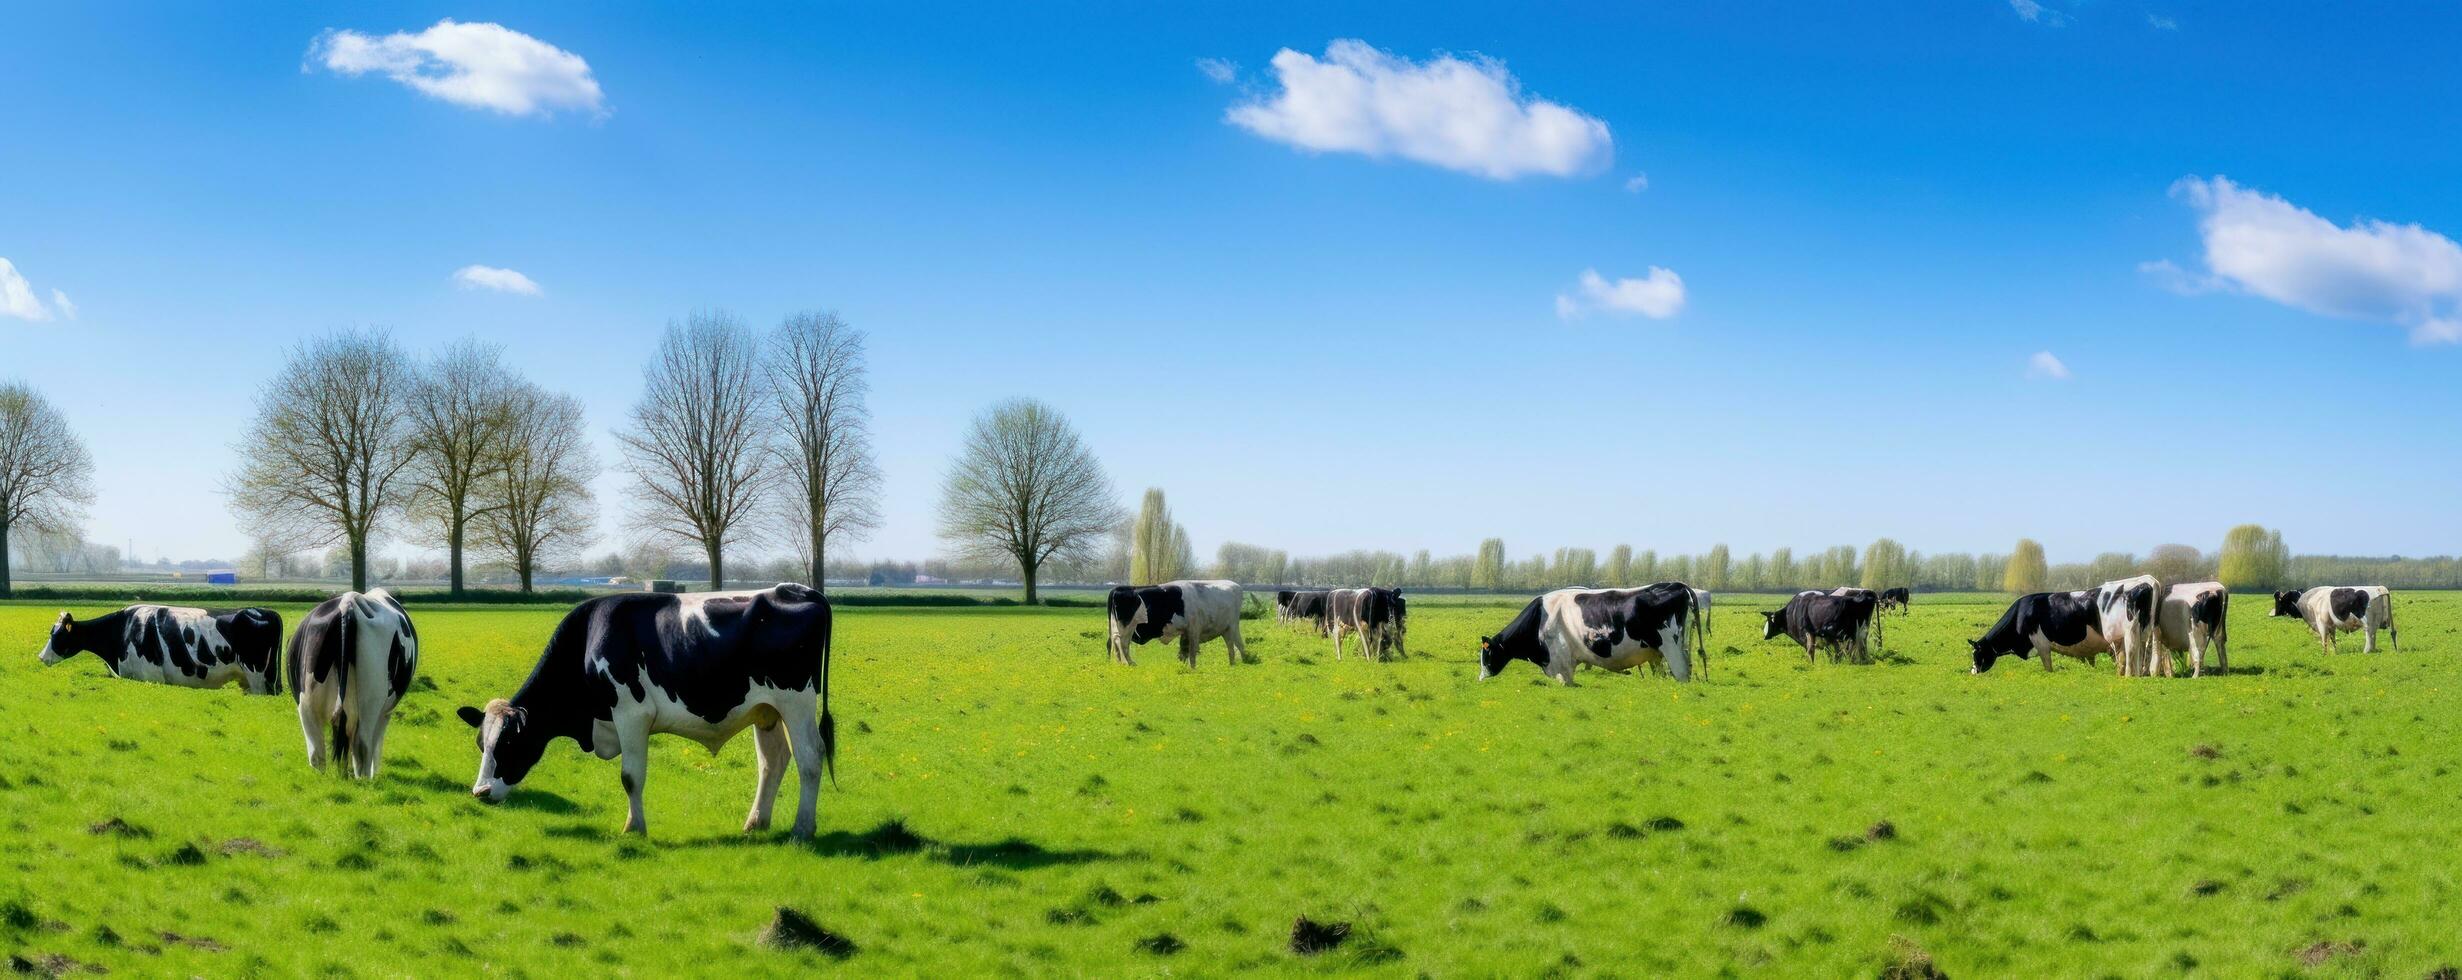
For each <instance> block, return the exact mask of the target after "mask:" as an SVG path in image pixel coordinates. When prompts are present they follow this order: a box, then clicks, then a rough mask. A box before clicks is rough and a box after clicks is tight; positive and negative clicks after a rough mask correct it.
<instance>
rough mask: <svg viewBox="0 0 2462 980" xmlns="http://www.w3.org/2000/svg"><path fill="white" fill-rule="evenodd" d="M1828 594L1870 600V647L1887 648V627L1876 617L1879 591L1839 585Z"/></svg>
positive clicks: (1879, 600)
mask: <svg viewBox="0 0 2462 980" xmlns="http://www.w3.org/2000/svg"><path fill="white" fill-rule="evenodd" d="M1829 594H1831V595H1834V596H1861V597H1863V598H1866V599H1870V600H1872V608H1873V610H1874V612H1875V615H1874V616H1873V618H1872V623H1871V625H1872V638H1871V641H1870V642H1871V645H1872V646H1879V647H1886V646H1888V645H1889V635H1888V627H1886V626H1884V625H1882V620H1881V618H1880V617H1879V615H1877V614H1878V612H1879V610H1880V608H1881V593H1880V591H1879V590H1877V589H1867V588H1863V587H1861V586H1855V585H1841V586H1839V587H1837V588H1835V589H1831V590H1829ZM1763 639H1768V637H1763ZM1869 656H1870V654H1869V652H1867V653H1866V657H1867V659H1869Z"/></svg>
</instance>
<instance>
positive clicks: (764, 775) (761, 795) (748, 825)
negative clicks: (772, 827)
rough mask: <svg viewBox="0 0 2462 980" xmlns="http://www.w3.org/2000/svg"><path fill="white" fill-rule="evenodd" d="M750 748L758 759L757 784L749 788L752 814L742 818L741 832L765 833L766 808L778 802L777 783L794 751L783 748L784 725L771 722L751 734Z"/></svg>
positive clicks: (784, 773)
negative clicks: (759, 774) (759, 769)
mask: <svg viewBox="0 0 2462 980" xmlns="http://www.w3.org/2000/svg"><path fill="white" fill-rule="evenodd" d="M752 747H753V750H754V751H755V752H757V753H758V754H759V756H760V759H761V781H760V782H758V783H754V784H753V788H752V812H751V813H748V814H745V815H744V832H745V833H747V834H749V833H752V832H753V831H756V830H768V829H769V810H770V807H771V806H772V805H774V804H776V803H777V802H778V781H779V780H780V779H783V778H785V777H786V767H787V763H788V762H789V761H790V756H791V755H792V754H793V752H794V749H793V748H791V747H789V746H788V745H787V737H786V723H785V722H783V721H778V722H772V723H770V724H769V725H767V726H756V727H754V728H753V730H752Z"/></svg>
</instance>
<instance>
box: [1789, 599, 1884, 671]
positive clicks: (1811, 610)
mask: <svg viewBox="0 0 2462 980" xmlns="http://www.w3.org/2000/svg"><path fill="white" fill-rule="evenodd" d="M1841 592H1843V593H1845V594H1837V595H1833V594H1829V593H1824V592H1799V593H1796V594H1795V597H1794V598H1791V599H1788V600H1787V604H1786V605H1784V606H1781V607H1779V609H1778V610H1777V611H1776V612H1765V613H1762V614H1761V638H1762V639H1764V640H1769V639H1775V638H1777V637H1778V636H1779V635H1781V634H1784V635H1785V636H1787V637H1788V638H1789V639H1792V640H1794V641H1795V642H1796V643H1798V644H1801V645H1802V646H1803V648H1804V659H1805V661H1806V662H1811V661H1813V660H1815V659H1816V658H1815V656H1814V651H1815V650H1816V649H1817V648H1818V647H1821V646H1827V647H1829V658H1830V660H1831V661H1832V662H1835V661H1837V660H1839V659H1840V657H1841V656H1842V655H1843V656H1844V657H1845V659H1848V660H1851V661H1853V662H1855V663H1869V662H1871V660H1872V655H1871V651H1870V649H1869V647H1867V646H1866V644H1865V641H1864V634H1865V631H1867V630H1869V629H1870V628H1871V626H1872V614H1873V611H1874V610H1875V609H1877V608H1879V603H1880V598H1879V597H1878V596H1876V595H1875V594H1873V593H1872V592H1869V591H1867V590H1864V589H1853V590H1841Z"/></svg>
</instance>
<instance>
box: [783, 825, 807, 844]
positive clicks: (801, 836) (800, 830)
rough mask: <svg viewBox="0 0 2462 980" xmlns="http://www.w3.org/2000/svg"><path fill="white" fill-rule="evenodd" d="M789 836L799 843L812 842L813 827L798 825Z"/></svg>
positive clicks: (788, 832) (789, 832) (788, 833)
mask: <svg viewBox="0 0 2462 980" xmlns="http://www.w3.org/2000/svg"><path fill="white" fill-rule="evenodd" d="M787 836H788V837H789V838H792V839H794V840H796V841H798V842H809V841H811V840H812V825H810V824H800V823H799V824H796V825H795V829H793V830H790V831H787Z"/></svg>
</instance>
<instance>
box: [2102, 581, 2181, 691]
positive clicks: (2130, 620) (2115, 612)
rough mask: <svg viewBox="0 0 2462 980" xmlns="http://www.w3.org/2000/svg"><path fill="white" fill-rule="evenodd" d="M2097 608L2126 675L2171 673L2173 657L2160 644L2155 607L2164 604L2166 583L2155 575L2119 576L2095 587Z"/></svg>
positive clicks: (2118, 665)
mask: <svg viewBox="0 0 2462 980" xmlns="http://www.w3.org/2000/svg"><path fill="white" fill-rule="evenodd" d="M2094 591H2095V609H2096V610H2097V611H2098V612H2100V613H2101V614H2102V617H2103V623H2102V629H2103V638H2104V639H2105V640H2107V641H2109V642H2110V644H2111V653H2112V660H2113V661H2114V664H2115V666H2116V668H2117V670H2118V671H2119V675H2120V676H2122V677H2152V676H2154V674H2155V672H2156V671H2157V670H2160V671H2161V672H2162V674H2163V676H2165V677H2169V676H2171V658H2170V657H2169V656H2166V655H2164V653H2163V651H2162V650H2160V649H2159V648H2158V647H2157V644H2156V642H2155V641H2156V639H2157V638H2156V636H2155V624H2154V620H2155V607H2157V606H2159V605H2161V604H2162V585H2161V583H2158V582H2156V581H2155V580H2154V576H2152V575H2138V576H2134V577H2131V578H2124V579H2115V580H2113V581H2109V582H2105V583H2103V584H2102V585H2098V586H2096V587H2095V590H2094Z"/></svg>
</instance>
